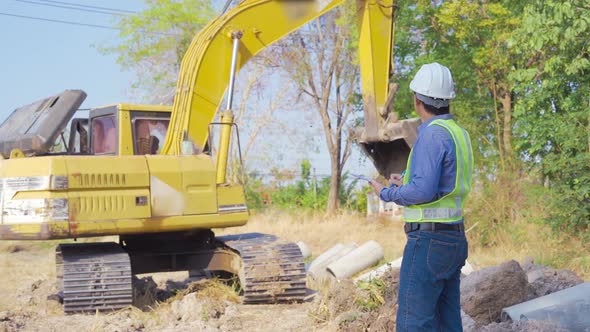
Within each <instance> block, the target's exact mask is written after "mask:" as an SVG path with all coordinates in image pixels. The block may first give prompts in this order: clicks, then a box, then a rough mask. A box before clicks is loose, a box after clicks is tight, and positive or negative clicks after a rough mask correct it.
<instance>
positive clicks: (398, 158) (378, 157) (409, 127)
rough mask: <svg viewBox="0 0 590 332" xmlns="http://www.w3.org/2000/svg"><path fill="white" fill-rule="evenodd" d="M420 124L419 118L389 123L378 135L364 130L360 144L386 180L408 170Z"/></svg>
mask: <svg viewBox="0 0 590 332" xmlns="http://www.w3.org/2000/svg"><path fill="white" fill-rule="evenodd" d="M420 123H421V121H420V119H418V118H416V119H408V120H402V121H398V122H395V123H389V124H387V125H386V126H383V127H382V128H380V129H379V131H378V135H369V132H368V131H367V127H365V128H363V130H362V133H361V136H360V139H359V140H358V143H359V145H360V147H361V148H362V151H363V152H364V153H365V154H366V155H367V157H369V159H371V161H372V162H373V164H374V165H375V168H376V169H377V171H378V172H379V174H381V175H382V176H383V177H385V178H386V179H388V178H389V176H390V175H391V174H393V173H398V174H400V173H401V172H402V171H403V170H405V169H406V165H407V163H408V157H409V155H410V150H411V149H412V146H414V143H415V142H416V135H417V129H418V126H419V125H420Z"/></svg>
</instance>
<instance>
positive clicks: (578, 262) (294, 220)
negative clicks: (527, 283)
mask: <svg viewBox="0 0 590 332" xmlns="http://www.w3.org/2000/svg"><path fill="white" fill-rule="evenodd" d="M468 227H469V226H468ZM481 227H484V226H482V224H480V225H478V226H476V227H475V228H474V229H473V230H472V231H471V232H470V233H469V234H468V237H469V240H470V246H469V259H468V260H469V263H470V264H472V265H473V266H474V267H475V268H476V269H479V268H483V267H487V266H492V265H498V264H500V263H502V262H505V261H508V260H511V259H514V260H517V261H519V262H522V261H523V260H524V259H525V258H526V257H528V256H531V257H533V258H534V259H535V261H536V262H537V263H540V264H546V265H549V266H552V267H554V268H566V269H570V270H573V271H574V272H576V273H577V274H578V275H579V276H580V277H581V278H583V279H590V248H588V245H584V244H583V243H582V241H581V240H579V239H575V238H571V237H566V236H560V235H555V233H554V232H552V231H551V230H550V228H549V227H548V226H546V225H539V224H531V223H526V222H525V221H524V220H523V221H520V222H519V223H517V224H513V225H510V226H509V227H508V226H507V227H505V228H500V229H499V230H496V231H495V233H494V239H493V243H494V244H493V245H490V246H481V245H479V244H478V243H479V242H480V241H478V240H479V239H478V234H479V233H478V232H479V231H480V228H481ZM247 232H261V233H269V234H274V235H277V236H279V237H281V238H285V239H287V240H290V241H294V242H296V241H303V242H305V243H306V244H307V245H308V246H309V247H310V248H311V250H312V252H313V256H314V257H317V256H318V255H320V254H321V253H322V252H324V251H326V250H327V249H329V248H330V247H332V246H333V245H335V244H337V243H346V242H351V241H352V242H356V243H357V244H359V245H360V244H362V243H364V242H365V241H368V240H375V241H377V242H378V243H379V244H381V246H382V247H383V250H384V252H385V261H391V260H394V259H396V258H398V257H400V256H401V255H402V253H403V248H404V245H405V243H406V238H405V234H404V232H403V229H402V224H401V223H400V222H399V221H392V220H387V219H379V220H370V219H367V218H366V217H365V216H362V215H359V214H351V213H343V214H340V215H337V216H333V217H326V216H324V215H323V214H320V213H315V214H314V213H307V212H306V213H302V212H293V213H286V212H281V211H277V210H268V211H265V212H263V213H261V214H258V215H255V216H253V217H252V218H251V220H250V222H249V223H248V224H247V225H246V226H243V227H239V228H229V229H225V230H216V233H218V234H238V233H247Z"/></svg>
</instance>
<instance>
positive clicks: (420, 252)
mask: <svg viewBox="0 0 590 332" xmlns="http://www.w3.org/2000/svg"><path fill="white" fill-rule="evenodd" d="M410 89H411V90H412V91H413V92H414V109H415V110H416V113H418V115H419V116H420V118H421V120H422V124H421V125H420V127H418V137H417V139H416V142H415V144H414V146H413V148H412V151H411V152H410V157H409V158H408V163H407V166H406V170H405V174H404V175H403V176H402V175H401V174H391V176H390V179H389V180H390V183H391V186H389V187H385V186H383V185H382V184H380V183H378V182H376V181H374V180H373V181H371V182H370V185H371V187H372V188H373V190H374V191H375V193H376V194H377V195H379V197H380V198H381V199H382V200H383V201H386V202H395V203H396V204H398V205H401V206H404V211H403V217H402V219H403V221H404V222H405V224H404V230H405V232H406V235H407V243H406V246H405V249H404V254H403V261H402V265H401V271H400V283H399V295H398V311H397V321H396V324H397V331H439V330H440V331H462V325H461V303H460V275H461V267H462V266H463V265H464V264H465V260H466V259H467V239H466V238H465V229H464V226H463V224H464V223H463V222H464V218H463V211H464V210H463V205H464V202H465V199H466V198H467V194H468V193H469V191H470V189H471V178H472V174H473V152H472V149H471V143H470V139H469V135H468V134H467V132H466V131H465V130H464V129H463V128H461V127H459V125H458V124H457V123H456V122H455V121H454V120H453V116H452V115H451V114H450V113H449V111H450V100H451V99H453V98H455V91H454V86H453V78H452V75H451V72H450V70H449V69H448V68H447V67H445V66H443V65H441V64H438V63H431V64H426V65H423V66H422V67H421V68H420V70H418V72H417V73H416V76H415V77H414V79H413V80H412V82H411V83H410Z"/></svg>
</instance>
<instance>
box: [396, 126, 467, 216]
mask: <svg viewBox="0 0 590 332" xmlns="http://www.w3.org/2000/svg"><path fill="white" fill-rule="evenodd" d="M432 125H438V126H441V127H443V128H444V129H446V130H447V131H448V132H449V134H450V135H451V138H452V139H453V143H454V144H455V157H456V161H457V171H456V175H455V186H454V189H453V191H452V192H450V193H449V194H447V195H445V196H444V197H441V198H440V199H438V200H436V201H434V202H429V203H425V204H418V205H412V206H408V207H405V208H404V214H403V220H404V221H405V222H424V221H431V222H455V221H460V220H461V219H463V205H464V203H465V198H466V197H467V194H468V193H469V191H471V181H472V176H473V151H472V148H471V142H470V139H469V134H468V133H467V132H466V131H465V130H464V129H462V128H461V127H459V126H458V125H457V124H456V123H455V121H453V120H440V119H437V120H434V121H432V123H430V124H429V126H432ZM411 165H412V153H410V157H409V158H408V164H407V168H406V169H407V172H406V174H405V176H404V184H407V183H409V182H410V177H411Z"/></svg>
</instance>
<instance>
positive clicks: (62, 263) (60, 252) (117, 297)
mask: <svg viewBox="0 0 590 332" xmlns="http://www.w3.org/2000/svg"><path fill="white" fill-rule="evenodd" d="M56 262H57V279H58V283H59V286H61V287H60V289H61V290H62V296H63V305H64V312H66V313H79V312H96V311H109V310H118V309H121V308H124V307H127V306H130V305H131V304H132V303H133V287H132V283H131V279H132V274H131V262H130V260H129V255H128V254H127V253H126V252H125V251H124V250H123V249H122V248H121V246H119V245H118V244H117V243H114V242H108V243H68V244H60V245H59V246H58V247H57V249H56Z"/></svg>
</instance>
